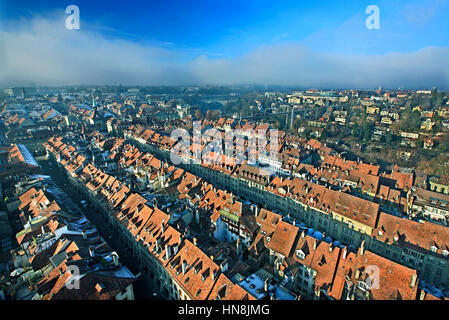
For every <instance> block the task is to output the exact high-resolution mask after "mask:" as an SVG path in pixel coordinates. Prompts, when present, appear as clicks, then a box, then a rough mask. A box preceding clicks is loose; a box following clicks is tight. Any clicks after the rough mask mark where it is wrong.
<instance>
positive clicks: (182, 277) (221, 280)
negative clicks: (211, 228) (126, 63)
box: [45, 139, 254, 300]
mask: <svg viewBox="0 0 449 320" xmlns="http://www.w3.org/2000/svg"><path fill="white" fill-rule="evenodd" d="M56 141H60V139H50V140H49V141H48V142H47V143H46V144H45V147H46V148H47V150H48V153H49V156H50V157H53V159H55V157H54V155H55V154H58V152H60V150H61V149H65V148H67V147H68V146H65V145H64V144H63V145H59V146H58V148H57V149H55V148H54V146H55V144H54V143H55V142H56ZM71 157H72V158H76V154H72V155H71ZM62 168H65V167H62ZM68 175H69V178H70V179H71V181H72V182H73V185H74V186H75V188H77V190H79V191H80V192H83V193H85V194H86V195H87V196H89V199H90V201H91V203H92V204H93V206H94V208H95V209H97V210H98V211H99V212H101V213H102V214H103V216H104V217H105V219H106V220H107V221H108V222H109V223H110V225H111V228H112V230H113V231H114V232H116V233H117V236H118V237H119V238H120V239H122V240H123V241H124V243H125V244H126V246H127V247H128V248H129V250H130V252H131V253H132V255H133V257H134V258H135V259H136V260H137V262H138V263H139V265H141V266H142V270H141V271H142V272H143V274H144V275H145V276H146V277H147V278H148V279H150V280H152V281H153V282H154V285H155V286H156V288H158V289H159V292H160V294H161V295H162V296H163V297H165V298H167V299H186V300H204V299H231V300H238V299H244V300H246V299H254V298H253V297H252V296H251V295H250V294H249V293H247V292H246V291H245V290H244V289H243V288H241V287H240V286H238V285H235V284H233V283H232V282H231V281H230V280H229V279H228V278H227V276H226V275H225V274H224V273H223V272H222V269H221V266H219V265H217V264H216V263H215V262H214V261H213V260H212V259H211V258H210V257H208V256H207V255H206V254H205V253H204V252H203V251H202V250H201V249H200V248H199V247H198V246H197V243H196V239H195V238H194V239H192V240H190V239H189V238H188V237H187V234H182V233H181V232H180V231H178V230H177V229H176V228H174V227H173V226H172V225H170V224H169V222H170V220H171V219H170V214H167V213H165V212H163V211H161V210H160V209H158V208H157V207H156V206H155V205H154V204H153V203H150V202H149V201H148V200H147V199H145V198H143V197H142V196H140V195H138V194H136V193H133V192H131V190H130V189H129V188H128V187H127V186H126V185H125V184H123V183H121V182H120V181H118V180H117V179H115V178H114V177H111V176H107V175H106V174H104V173H102V172H100V171H99V170H98V169H95V167H93V166H92V165H91V164H86V165H84V164H83V165H81V166H80V167H79V168H78V169H77V170H75V171H73V172H68ZM110 179H113V180H114V182H113V183H111V184H108V181H109V180H110Z"/></svg>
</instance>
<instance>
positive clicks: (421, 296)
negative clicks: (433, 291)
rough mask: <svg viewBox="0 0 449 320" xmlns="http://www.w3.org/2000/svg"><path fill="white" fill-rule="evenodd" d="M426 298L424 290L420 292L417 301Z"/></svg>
mask: <svg viewBox="0 0 449 320" xmlns="http://www.w3.org/2000/svg"><path fill="white" fill-rule="evenodd" d="M425 297H426V292H425V291H424V290H421V294H420V295H419V300H424V298H425Z"/></svg>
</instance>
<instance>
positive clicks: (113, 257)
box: [112, 254, 118, 266]
mask: <svg viewBox="0 0 449 320" xmlns="http://www.w3.org/2000/svg"><path fill="white" fill-rule="evenodd" d="M112 261H113V262H114V266H118V256H117V254H113V255H112Z"/></svg>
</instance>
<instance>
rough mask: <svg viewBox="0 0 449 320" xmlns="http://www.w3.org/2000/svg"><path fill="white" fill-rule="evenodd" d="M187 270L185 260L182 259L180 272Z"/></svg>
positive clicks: (183, 272)
mask: <svg viewBox="0 0 449 320" xmlns="http://www.w3.org/2000/svg"><path fill="white" fill-rule="evenodd" d="M186 271H187V261H185V260H182V274H186Z"/></svg>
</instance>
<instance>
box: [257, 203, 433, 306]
mask: <svg viewBox="0 0 449 320" xmlns="http://www.w3.org/2000/svg"><path fill="white" fill-rule="evenodd" d="M257 224H258V225H259V226H260V230H259V232H258V234H257V236H256V239H255V241H254V242H253V244H252V246H251V248H250V255H251V258H252V259H254V260H256V261H267V262H268V263H269V264H270V265H271V266H272V267H273V269H274V270H275V272H276V274H277V275H278V276H280V277H282V278H284V279H285V282H286V283H285V285H286V286H287V287H288V288H289V289H290V290H292V291H294V292H298V293H299V294H300V295H302V296H303V297H306V298H308V299H337V300H340V299H344V300H396V299H401V300H402V299H404V300H415V299H417V298H421V299H422V298H423V297H421V296H420V297H418V292H419V290H418V275H417V272H416V270H413V269H410V268H407V267H405V266H402V265H400V264H398V263H395V262H393V261H391V260H388V259H385V258H382V257H380V256H378V255H376V254H374V253H372V252H370V251H369V250H366V249H365V243H364V242H362V245H361V246H360V248H359V249H358V250H357V251H354V250H350V249H348V248H347V247H346V246H341V245H338V246H337V245H335V244H334V243H332V242H331V241H329V237H325V236H324V237H314V235H313V234H312V235H309V233H308V231H307V229H306V228H301V227H296V226H295V225H293V224H291V223H288V222H287V221H285V220H283V217H282V216H281V215H278V214H276V213H273V212H271V211H268V210H265V209H262V210H261V211H260V212H259V214H258V215H257ZM424 294H426V292H424Z"/></svg>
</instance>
